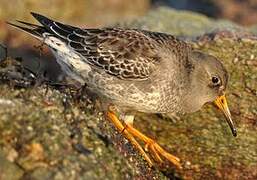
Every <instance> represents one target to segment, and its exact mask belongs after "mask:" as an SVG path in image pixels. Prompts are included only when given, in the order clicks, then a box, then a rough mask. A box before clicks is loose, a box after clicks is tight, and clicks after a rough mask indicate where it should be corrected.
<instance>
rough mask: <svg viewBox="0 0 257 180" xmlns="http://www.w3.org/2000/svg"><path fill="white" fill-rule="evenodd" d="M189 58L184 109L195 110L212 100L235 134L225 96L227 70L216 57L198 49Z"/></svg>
mask: <svg viewBox="0 0 257 180" xmlns="http://www.w3.org/2000/svg"><path fill="white" fill-rule="evenodd" d="M190 58H192V59H191V62H192V63H193V65H194V68H193V69H192V71H191V73H190V85H189V87H188V88H189V91H188V93H187V95H185V100H184V107H185V109H186V111H191V112H192V111H196V110H199V109H200V108H201V107H202V105H204V104H205V103H208V102H214V104H216V105H217V107H218V108H219V109H220V110H221V111H222V112H223V113H224V115H225V117H226V120H227V122H228V124H229V126H230V128H231V131H232V134H233V135H234V136H236V135H237V132H236V128H235V126H234V123H233V121H232V118H231V114H230V111H229V108H228V105H227V101H226V98H225V90H226V87H227V83H228V72H227V70H226V69H225V67H224V66H223V64H222V63H221V62H220V61H219V60H218V59H217V58H216V57H214V56H211V55H208V54H205V53H202V52H200V51H193V52H192V54H191V55H190Z"/></svg>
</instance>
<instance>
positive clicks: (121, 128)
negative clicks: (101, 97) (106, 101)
mask: <svg viewBox="0 0 257 180" xmlns="http://www.w3.org/2000/svg"><path fill="white" fill-rule="evenodd" d="M107 116H108V117H109V119H110V120H111V122H112V123H113V124H114V126H115V127H116V128H117V129H118V130H119V131H120V132H122V133H123V134H124V136H125V137H126V138H127V139H128V140H129V141H130V142H131V143H132V144H133V145H134V147H135V148H137V149H138V150H139V152H140V153H141V154H142V156H143V157H144V158H145V160H146V161H147V162H148V164H149V166H150V167H152V166H153V163H152V161H151V159H150V158H149V157H148V155H147V154H146V153H145V151H144V150H143V148H142V147H141V146H140V144H139V143H138V142H137V140H136V139H135V138H134V137H133V136H132V135H131V134H130V133H129V132H128V131H127V130H126V127H124V126H123V125H122V123H121V122H120V120H119V119H118V118H117V116H116V115H115V114H114V113H113V112H111V111H108V112H107Z"/></svg>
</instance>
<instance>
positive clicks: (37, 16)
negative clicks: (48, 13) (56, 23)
mask: <svg viewBox="0 0 257 180" xmlns="http://www.w3.org/2000/svg"><path fill="white" fill-rule="evenodd" d="M31 15H32V16H33V17H34V18H35V19H36V20H38V22H40V23H41V24H42V25H43V26H46V27H49V25H50V24H52V23H53V20H51V19H49V18H47V17H45V16H43V15H41V14H38V13H34V12H31Z"/></svg>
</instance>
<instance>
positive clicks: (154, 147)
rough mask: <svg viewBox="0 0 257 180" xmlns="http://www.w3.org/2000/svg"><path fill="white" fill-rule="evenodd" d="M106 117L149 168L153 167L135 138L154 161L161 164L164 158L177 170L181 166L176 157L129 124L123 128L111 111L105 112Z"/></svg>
mask: <svg viewBox="0 0 257 180" xmlns="http://www.w3.org/2000/svg"><path fill="white" fill-rule="evenodd" d="M107 116H108V117H109V119H110V120H111V122H112V123H113V124H114V125H115V127H116V128H117V129H118V130H119V131H120V132H122V133H123V134H124V135H125V137H126V138H127V139H128V140H129V141H130V142H131V143H132V144H133V145H134V146H135V148H137V149H138V150H139V152H140V153H141V154H142V155H143V157H144V158H145V160H146V161H147V162H148V164H149V165H150V166H152V165H153V163H152V161H151V159H150V158H149V157H148V155H147V154H146V152H145V151H144V150H143V148H142V147H141V146H140V144H139V143H138V142H137V141H136V139H135V138H134V137H137V138H138V139H140V140H142V141H143V142H144V143H145V149H146V150H150V152H151V153H152V156H153V157H154V159H155V160H156V161H158V162H163V160H162V159H161V157H164V158H166V159H167V160H169V161H170V162H171V163H173V164H174V165H176V166H177V167H178V168H181V165H180V163H179V161H180V160H179V159H178V158H177V157H175V156H173V155H172V154H170V153H168V152H167V151H165V150H164V149H163V148H162V147H161V146H160V145H158V144H157V143H156V142H155V141H154V140H153V139H151V138H149V137H147V136H145V135H144V134H142V133H141V132H139V131H138V130H137V129H135V128H134V127H133V126H132V125H130V124H126V125H125V126H123V124H122V123H121V122H120V120H119V119H118V118H117V116H116V115H115V114H114V113H113V112H112V111H111V110H109V111H108V112H107Z"/></svg>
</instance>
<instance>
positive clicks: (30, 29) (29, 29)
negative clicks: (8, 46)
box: [6, 20, 48, 40]
mask: <svg viewBox="0 0 257 180" xmlns="http://www.w3.org/2000/svg"><path fill="white" fill-rule="evenodd" d="M17 22H18V23H20V24H22V25H17V24H14V23H11V22H6V23H7V24H9V25H11V26H14V27H16V28H18V29H21V30H23V31H25V32H26V33H29V34H31V35H32V36H34V37H36V38H37V39H39V40H42V39H43V33H45V32H47V31H48V30H47V29H46V28H45V27H43V26H39V25H36V24H31V23H27V22H24V21H18V20H17Z"/></svg>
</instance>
